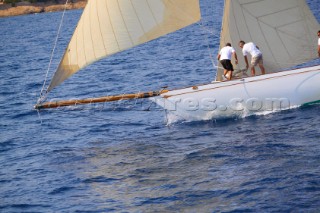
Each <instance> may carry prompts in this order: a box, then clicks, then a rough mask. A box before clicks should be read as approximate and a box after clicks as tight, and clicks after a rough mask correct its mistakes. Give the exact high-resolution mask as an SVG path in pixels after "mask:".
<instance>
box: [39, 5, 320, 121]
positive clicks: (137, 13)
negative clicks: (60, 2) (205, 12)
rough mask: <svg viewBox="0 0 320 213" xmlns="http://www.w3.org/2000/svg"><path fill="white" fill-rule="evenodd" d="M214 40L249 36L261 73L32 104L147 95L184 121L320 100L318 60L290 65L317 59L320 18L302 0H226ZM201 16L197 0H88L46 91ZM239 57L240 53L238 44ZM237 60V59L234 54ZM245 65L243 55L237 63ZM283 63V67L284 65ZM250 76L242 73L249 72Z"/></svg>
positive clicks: (222, 42) (234, 40)
mask: <svg viewBox="0 0 320 213" xmlns="http://www.w3.org/2000/svg"><path fill="white" fill-rule="evenodd" d="M224 5H225V7H224V16H223V23H222V31H221V38H220V47H222V46H224V45H225V43H226V42H231V43H232V44H234V45H235V44H238V42H239V41H240V40H244V41H247V42H249V41H253V42H254V43H256V44H258V46H259V47H260V49H261V50H262V52H263V57H264V65H265V67H266V71H267V74H266V75H260V76H251V77H250V76H249V73H248V72H246V71H245V70H242V71H241V70H240V71H239V72H238V74H237V76H238V79H235V80H232V81H223V79H222V70H221V69H220V68H218V70H217V75H216V80H215V81H214V82H212V83H211V84H206V85H199V86H192V87H189V88H184V89H176V90H161V91H152V92H148V93H136V94H126V95H115V96H106V97H101V98H88V99H85V100H71V101H59V102H47V103H38V104H37V105H36V106H35V108H36V109H42V108H53V107H60V106H68V105H75V104H88V103H96V102H108V101H117V100H123V99H134V98H150V97H152V100H153V101H155V102H156V103H157V104H159V105H160V106H162V107H163V108H165V109H166V110H167V111H170V112H171V113H172V114H174V115H177V116H179V117H181V118H183V119H186V120H206V119H212V118H217V117H225V116H234V115H236V116H239V115H244V114H245V115H247V114H251V113H259V112H265V111H277V110H282V109H288V108H291V107H296V106H300V105H303V104H307V103H312V102H317V101H319V100H320V84H319V82H320V66H313V67H306V68H300V69H290V67H293V66H295V65H299V64H302V63H304V62H307V61H310V60H312V59H315V58H317V50H316V48H317V45H316V44H317V36H316V32H317V30H318V29H320V25H319V23H318V22H317V20H316V19H315V17H314V16H313V14H312V12H311V11H310V9H309V7H308V5H307V4H306V2H305V0H259V1H257V0H225V4H224ZM200 19H201V15H200V6H199V0H88V4H87V6H86V7H85V9H84V12H83V14H82V16H81V18H80V20H79V23H78V25H77V28H76V30H75V32H74V34H73V36H72V38H71V41H70V43H69V45H68V47H67V49H66V51H65V54H64V56H63V58H62V60H61V62H60V65H59V67H58V68H57V71H56V73H55V75H54V76H53V79H52V80H51V83H50V85H49V86H48V88H47V91H46V93H48V92H50V91H51V90H52V89H53V88H54V87H56V86H58V85H59V84H61V83H62V82H63V81H64V80H65V79H67V78H69V77H70V76H71V75H73V74H74V73H76V72H77V71H79V70H81V69H82V68H84V67H86V66H87V65H89V64H91V63H93V62H95V61H97V60H99V59H101V58H104V57H107V56H109V55H112V54H115V53H117V52H120V51H124V50H126V49H129V48H132V47H134V46H137V45H141V44H143V43H146V42H148V41H151V40H153V39H156V38H159V37H161V36H163V35H166V34H168V33H171V32H174V31H177V30H179V29H181V28H184V27H187V26H189V25H191V24H193V23H196V22H198V21H199V20H200ZM236 51H237V54H238V56H239V58H240V59H241V56H242V53H241V51H240V49H237V48H236ZM240 61H242V60H240ZM239 67H244V62H242V63H240V64H239ZM284 70H285V71H284ZM247 76H248V77H247Z"/></svg>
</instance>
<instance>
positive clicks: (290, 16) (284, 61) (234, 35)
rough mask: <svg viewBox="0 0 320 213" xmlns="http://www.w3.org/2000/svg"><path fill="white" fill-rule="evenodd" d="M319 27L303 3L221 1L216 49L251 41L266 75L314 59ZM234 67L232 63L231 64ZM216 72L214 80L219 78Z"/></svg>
mask: <svg viewBox="0 0 320 213" xmlns="http://www.w3.org/2000/svg"><path fill="white" fill-rule="evenodd" d="M318 29H320V25H319V23H318V21H317V20H316V18H315V17H314V15H313V14H312V12H311V11H310V8H309V6H308V5H307V3H306V1H305V0H259V1H258V0H225V8H224V16H223V23H222V32H221V38H220V47H223V46H225V44H226V43H227V42H231V44H232V45H233V46H234V47H235V49H236V51H237V54H238V57H239V59H240V60H239V62H240V64H239V65H238V66H239V67H241V68H244V67H245V63H244V60H241V58H242V57H241V56H242V52H241V49H240V48H239V47H238V42H239V41H240V40H244V41H245V42H250V41H252V42H254V43H255V44H256V45H257V46H259V48H260V49H261V50H262V52H263V60H264V66H265V68H266V71H267V73H272V72H275V71H277V70H281V69H285V68H289V67H292V66H295V65H298V64H301V63H303V62H307V61H309V60H312V59H314V58H316V57H317V51H316V48H317V46H316V44H317V36H316V32H317V30H318ZM233 64H234V65H235V63H233ZM222 73H223V70H222V69H218V73H217V80H221V78H222Z"/></svg>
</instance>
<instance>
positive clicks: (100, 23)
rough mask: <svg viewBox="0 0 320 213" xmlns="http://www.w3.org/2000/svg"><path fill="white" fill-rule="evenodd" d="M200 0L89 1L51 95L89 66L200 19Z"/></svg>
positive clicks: (50, 87)
mask: <svg viewBox="0 0 320 213" xmlns="http://www.w3.org/2000/svg"><path fill="white" fill-rule="evenodd" d="M200 17H201V15H200V6H199V0H88V3H87V6H86V7H85V9H84V11H83V14H82V16H81V18H80V20H79V23H78V25H77V28H76V30H75V32H74V34H73V36H72V38H71V41H70V43H69V45H68V47H67V49H66V51H65V53H64V56H63V58H62V60H61V62H60V65H59V67H58V68H57V71H56V73H55V75H54V76H53V79H52V81H51V83H50V85H49V87H48V90H47V91H48V92H49V91H50V90H52V89H53V88H54V87H56V86H57V85H59V84H60V83H62V82H63V81H64V80H65V79H67V78H68V77H70V76H71V75H72V74H74V73H76V72H77V71H79V70H80V69H82V68H84V67H86V66H87V65H89V64H91V63H93V62H95V61H97V60H99V59H101V58H104V57H106V56H109V55H112V54H114V53H117V52H120V51H123V50H126V49H129V48H131V47H134V46H137V45H139V44H143V43H145V42H148V41H150V40H153V39H156V38H158V37H160V36H163V35H165V34H168V33H170V32H174V31H177V30H179V29H181V28H183V27H186V26H188V25H190V24H193V23H195V22H197V21H199V20H200Z"/></svg>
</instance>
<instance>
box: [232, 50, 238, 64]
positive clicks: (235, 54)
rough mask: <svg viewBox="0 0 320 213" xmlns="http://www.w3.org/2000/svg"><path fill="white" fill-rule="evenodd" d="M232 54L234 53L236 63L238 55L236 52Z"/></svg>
mask: <svg viewBox="0 0 320 213" xmlns="http://www.w3.org/2000/svg"><path fill="white" fill-rule="evenodd" d="M233 55H234V58H235V59H236V64H238V56H237V53H236V52H234V53H233Z"/></svg>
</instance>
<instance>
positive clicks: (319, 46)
mask: <svg viewBox="0 0 320 213" xmlns="http://www.w3.org/2000/svg"><path fill="white" fill-rule="evenodd" d="M318 37H319V38H318V56H319V57H320V30H319V31H318Z"/></svg>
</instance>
